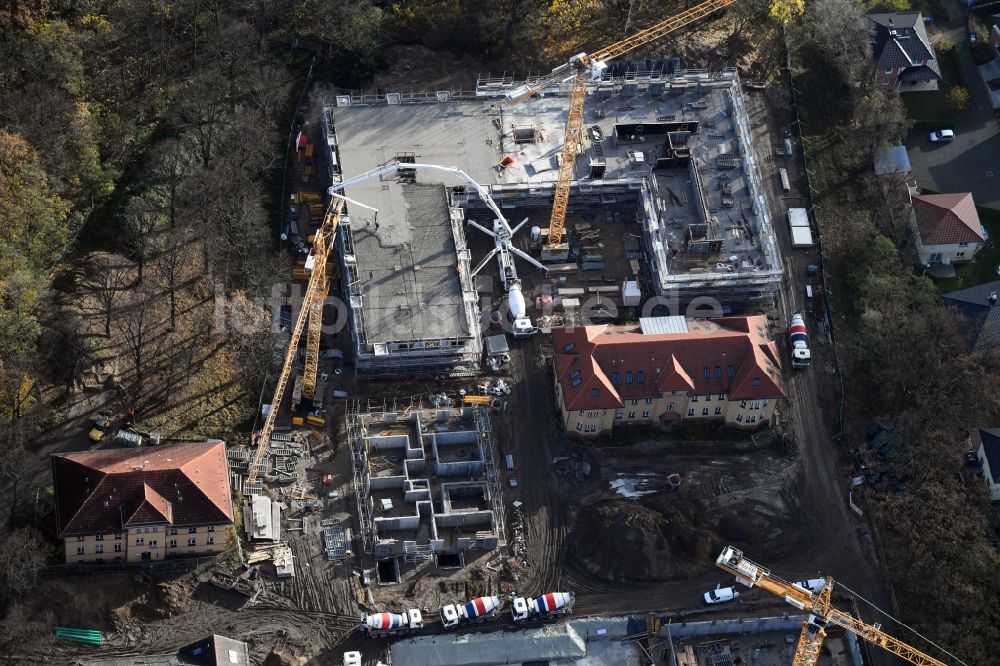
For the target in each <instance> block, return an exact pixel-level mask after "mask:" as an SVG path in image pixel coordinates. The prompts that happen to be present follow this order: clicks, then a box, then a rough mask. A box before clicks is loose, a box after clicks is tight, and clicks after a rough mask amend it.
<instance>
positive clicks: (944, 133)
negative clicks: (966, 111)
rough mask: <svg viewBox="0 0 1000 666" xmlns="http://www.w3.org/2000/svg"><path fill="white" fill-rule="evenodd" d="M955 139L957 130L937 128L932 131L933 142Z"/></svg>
mask: <svg viewBox="0 0 1000 666" xmlns="http://www.w3.org/2000/svg"><path fill="white" fill-rule="evenodd" d="M954 140H955V131H954V130H950V129H943V130H937V131H936V132H931V143H945V142H947V141H954Z"/></svg>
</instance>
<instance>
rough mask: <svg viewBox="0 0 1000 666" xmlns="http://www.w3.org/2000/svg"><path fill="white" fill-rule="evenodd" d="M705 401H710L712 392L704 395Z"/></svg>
mask: <svg viewBox="0 0 1000 666" xmlns="http://www.w3.org/2000/svg"><path fill="white" fill-rule="evenodd" d="M705 402H712V394H711V393H709V394H708V395H706V396H705Z"/></svg>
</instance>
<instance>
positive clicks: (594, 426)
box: [209, 425, 597, 543]
mask: <svg viewBox="0 0 1000 666" xmlns="http://www.w3.org/2000/svg"><path fill="white" fill-rule="evenodd" d="M587 432H597V426H596V425H591V426H587ZM209 543H212V542H211V541H209Z"/></svg>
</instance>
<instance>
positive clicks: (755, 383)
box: [753, 377, 760, 388]
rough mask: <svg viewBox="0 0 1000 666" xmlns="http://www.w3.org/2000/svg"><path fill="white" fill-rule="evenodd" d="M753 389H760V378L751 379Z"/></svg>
mask: <svg viewBox="0 0 1000 666" xmlns="http://www.w3.org/2000/svg"><path fill="white" fill-rule="evenodd" d="M753 387H754V388H760V377H754V378H753Z"/></svg>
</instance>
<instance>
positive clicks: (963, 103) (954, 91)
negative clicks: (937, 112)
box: [948, 86, 972, 113]
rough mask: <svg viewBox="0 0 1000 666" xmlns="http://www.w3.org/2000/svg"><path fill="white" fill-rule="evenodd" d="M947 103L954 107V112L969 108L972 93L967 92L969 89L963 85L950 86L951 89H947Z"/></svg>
mask: <svg viewBox="0 0 1000 666" xmlns="http://www.w3.org/2000/svg"><path fill="white" fill-rule="evenodd" d="M948 104H950V105H951V108H952V109H954V111H955V113H961V112H963V111H965V110H966V109H968V108H969V105H970V104H972V95H970V94H969V89H968V88H966V87H965V86H952V88H951V90H949V91H948Z"/></svg>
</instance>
